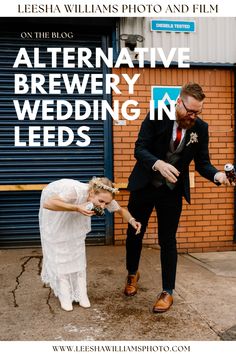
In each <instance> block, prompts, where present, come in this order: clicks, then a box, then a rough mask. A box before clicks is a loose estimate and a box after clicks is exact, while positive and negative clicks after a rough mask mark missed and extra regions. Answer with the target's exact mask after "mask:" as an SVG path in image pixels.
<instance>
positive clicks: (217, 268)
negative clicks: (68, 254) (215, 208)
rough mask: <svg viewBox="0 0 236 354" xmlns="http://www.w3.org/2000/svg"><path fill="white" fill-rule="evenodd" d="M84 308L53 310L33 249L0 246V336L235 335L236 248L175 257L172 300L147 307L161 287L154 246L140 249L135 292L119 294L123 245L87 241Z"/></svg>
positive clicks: (199, 337)
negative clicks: (156, 309) (165, 306)
mask: <svg viewBox="0 0 236 354" xmlns="http://www.w3.org/2000/svg"><path fill="white" fill-rule="evenodd" d="M87 261H88V271H87V274H88V294H89V298H90V301H91V305H92V306H91V308H89V309H83V308H81V307H80V306H79V305H78V304H75V305H74V310H73V311H72V312H65V311H63V310H61V309H60V306H59V302H58V299H57V298H56V297H55V296H54V294H53V292H52V291H51V289H50V288H48V287H45V286H43V284H42V283H41V280H40V271H41V265H42V254H41V249H40V248H34V249H17V250H16V249H15V250H0V283H1V309H0V322H1V326H0V340H1V341H12V340H14V341H16V340H19V341H25V340H30V341H41V340H44V341H47V340H51V341H54V340H65V341H67V340H72V341H73V340H79V341H80V340H83V341H90V340H95V341H97V340H105V341H110V340H120V341H123V340H125V341H127V340H135V341H139V340H141V341H143V340H155V341H159V340H165V341H169V340H181V341H185V340H192V341H195V340H196V341H220V340H236V311H235V304H236V252H219V253H201V254H197V253H194V254H189V255H179V263H178V272H177V287H176V291H175V293H174V305H173V306H172V308H171V309H170V310H169V311H168V312H166V313H164V314H153V313H152V306H153V303H154V301H155V299H156V295H157V293H158V292H159V291H160V290H161V278H160V261H159V250H157V249H153V248H148V247H144V248H143V253H142V259H141V264H140V273H141V278H140V281H139V291H138V294H137V295H136V296H134V297H131V298H128V297H126V296H125V295H123V289H124V283H125V277H126V271H125V248H124V247H122V246H96V247H95V246H87Z"/></svg>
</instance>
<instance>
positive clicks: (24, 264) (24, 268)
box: [11, 256, 43, 307]
mask: <svg viewBox="0 0 236 354" xmlns="http://www.w3.org/2000/svg"><path fill="white" fill-rule="evenodd" d="M24 258H27V259H26V261H24V262H23V264H21V272H20V274H19V275H17V277H16V286H15V288H14V289H13V290H12V291H11V293H12V295H13V303H14V307H19V305H18V304H17V301H16V291H17V289H18V287H19V286H20V277H21V276H22V274H23V273H24V272H25V270H26V265H27V263H28V262H29V261H30V260H31V259H33V258H37V259H39V263H38V274H40V273H41V269H42V267H41V264H42V258H43V257H42V256H29V257H23V258H22V259H24Z"/></svg>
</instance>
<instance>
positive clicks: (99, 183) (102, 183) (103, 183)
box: [89, 177, 119, 198]
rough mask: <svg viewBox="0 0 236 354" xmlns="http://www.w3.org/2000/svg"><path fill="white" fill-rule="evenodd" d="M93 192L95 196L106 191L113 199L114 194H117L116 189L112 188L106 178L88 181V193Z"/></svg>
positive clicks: (110, 182)
mask: <svg viewBox="0 0 236 354" xmlns="http://www.w3.org/2000/svg"><path fill="white" fill-rule="evenodd" d="M91 190H93V191H94V193H95V194H98V193H100V192H101V191H106V192H109V193H111V194H112V197H113V198H114V196H115V194H117V193H119V190H118V188H114V184H113V183H112V181H110V180H109V179H108V178H107V177H93V178H92V179H91V180H90V181H89V191H91Z"/></svg>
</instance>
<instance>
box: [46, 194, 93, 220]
mask: <svg viewBox="0 0 236 354" xmlns="http://www.w3.org/2000/svg"><path fill="white" fill-rule="evenodd" d="M86 205H87V203H84V204H77V205H76V204H72V203H68V202H65V201H64V200H63V199H61V198H60V197H58V196H54V197H51V198H48V199H47V200H45V202H44V204H43V208H44V209H48V210H52V211H76V212H79V213H81V214H83V215H86V216H92V215H94V212H93V211H91V210H87V209H86Z"/></svg>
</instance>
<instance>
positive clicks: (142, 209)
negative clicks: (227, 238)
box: [126, 112, 218, 289]
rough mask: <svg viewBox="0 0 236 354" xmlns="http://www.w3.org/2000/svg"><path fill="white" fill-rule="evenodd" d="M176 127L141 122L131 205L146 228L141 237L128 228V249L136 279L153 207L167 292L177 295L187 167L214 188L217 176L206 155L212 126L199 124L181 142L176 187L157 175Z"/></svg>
mask: <svg viewBox="0 0 236 354" xmlns="http://www.w3.org/2000/svg"><path fill="white" fill-rule="evenodd" d="M173 124H174V121H172V120H170V119H169V118H168V117H167V115H166V114H165V113H164V114H163V120H157V112H156V114H155V120H150V119H149V114H148V115H147V117H146V118H145V120H144V121H143V123H142V125H141V129H140V132H139V135H138V139H137V141H136V143H135V153H134V156H135V158H136V160H137V162H136V164H135V166H134V169H133V171H132V173H131V175H130V177H129V183H128V190H129V191H130V199H129V205H128V209H129V211H130V212H131V214H132V215H133V216H134V217H135V218H136V220H138V221H140V222H141V223H142V230H141V233H140V235H138V236H137V235H136V236H135V235H134V233H135V232H134V231H133V228H132V227H130V226H129V227H128V231H127V240H126V249H127V257H126V260H127V270H128V271H129V273H130V274H134V273H135V272H136V271H137V270H138V266H139V259H140V255H141V249H142V238H143V235H144V233H145V230H146V227H147V224H148V220H149V217H150V215H151V213H152V210H153V208H154V207H155V209H156V211H157V217H158V240H159V244H160V248H161V265H162V281H163V289H174V287H175V275H176V264H177V250H176V231H177V228H178V223H179V218H180V214H181V210H182V196H184V197H185V199H186V201H187V202H188V203H190V183H189V165H190V163H191V161H192V160H194V162H195V169H196V170H197V171H198V172H199V173H200V174H201V175H202V176H203V177H205V178H207V179H209V180H210V181H212V182H214V176H215V174H216V173H217V172H218V170H217V169H216V168H215V167H214V166H213V165H212V164H211V162H210V158H209V151H208V124H207V123H206V122H204V121H202V120H201V119H200V118H196V121H195V124H194V126H193V127H192V128H191V129H188V130H187V131H186V134H185V138H184V141H183V142H182V144H183V145H182V150H181V152H180V154H179V159H178V161H177V162H176V163H175V164H174V165H175V167H176V168H177V169H178V170H179V171H180V175H179V177H178V182H177V183H176V185H172V187H173V188H171V187H170V186H168V182H167V183H165V180H164V178H163V177H162V176H161V175H160V173H159V172H156V171H154V170H153V165H154V164H155V162H156V161H157V160H158V159H161V160H164V161H167V160H166V157H167V154H168V151H169V149H170V142H171V140H172V132H173ZM157 174H159V177H160V178H162V181H163V183H162V184H161V185H160V186H158V187H156V186H155V183H153V181H154V180H155V178H156V176H157Z"/></svg>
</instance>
